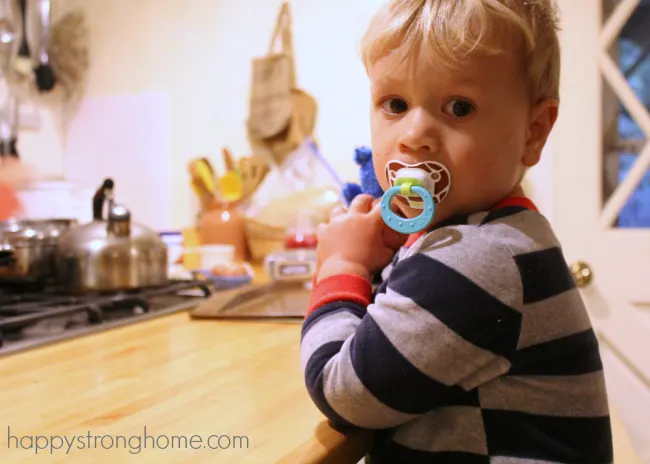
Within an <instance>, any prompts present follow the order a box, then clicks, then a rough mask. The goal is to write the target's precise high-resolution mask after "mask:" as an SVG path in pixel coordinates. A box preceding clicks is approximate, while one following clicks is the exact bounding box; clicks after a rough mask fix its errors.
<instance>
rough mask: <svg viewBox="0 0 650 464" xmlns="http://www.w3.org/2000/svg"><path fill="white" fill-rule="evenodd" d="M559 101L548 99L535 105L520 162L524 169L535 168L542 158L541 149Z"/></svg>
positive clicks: (553, 122)
mask: <svg viewBox="0 0 650 464" xmlns="http://www.w3.org/2000/svg"><path fill="white" fill-rule="evenodd" d="M558 109H559V101H558V100H556V99H553V98H548V99H546V100H544V101H542V102H541V103H539V104H537V105H536V106H535V107H534V108H533V110H532V112H531V115H530V116H531V117H530V126H529V127H528V139H527V140H526V148H525V150H524V157H523V159H522V162H523V163H524V165H525V166H526V167H532V166H535V165H536V164H537V163H538V162H539V158H540V157H541V156H542V149H543V148H544V145H545V144H546V141H547V140H548V136H549V134H550V133H551V129H553V126H554V125H555V121H556V120H557V114H558Z"/></svg>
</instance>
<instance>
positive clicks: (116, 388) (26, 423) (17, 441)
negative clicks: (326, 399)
mask: <svg viewBox="0 0 650 464" xmlns="http://www.w3.org/2000/svg"><path fill="white" fill-rule="evenodd" d="M299 340H300V324H298V323H296V322H284V323H282V322H252V321H241V322H240V321H213V320H202V321H195V320H191V319H190V318H189V316H188V315H187V314H186V313H179V314H174V315H171V316H165V317H161V318H158V319H154V320H150V321H146V322H142V323H138V324H134V325H131V326H127V327H124V328H119V329H114V330H109V331H106V332H102V333H100V334H96V335H90V336H87V337H83V338H78V339H73V340H70V341H65V342H62V343H59V344H56V345H50V346H46V347H42V348H36V349H34V350H31V351H26V352H23V353H17V354H15V355H11V356H9V357H6V358H2V359H0V462H2V463H3V464H6V463H13V462H25V461H24V460H25V459H26V458H30V457H32V458H33V459H34V462H48V463H49V462H59V461H61V460H63V459H65V462H66V463H76V462H79V463H87V462H93V463H102V462H106V463H114V462H120V463H127V462H156V463H166V462H169V463H184V462H187V463H200V462H210V463H215V462H224V463H226V462H227V463H260V464H269V463H274V462H283V463H291V464H295V463H301V464H303V463H310V462H336V463H340V464H344V463H345V462H351V463H355V462H357V461H358V459H360V458H361V457H362V455H363V448H364V447H365V446H367V443H368V438H369V437H368V436H367V435H360V436H358V437H353V438H352V439H350V438H347V437H344V436H343V435H341V434H339V433H337V432H336V431H334V430H333V429H331V428H330V427H329V426H328V425H327V423H326V421H325V420H324V416H322V414H321V413H320V412H319V411H318V409H316V407H315V406H314V405H313V403H312V401H311V399H310V398H309V396H308V395H307V392H306V390H305V387H304V381H303V377H302V373H301V368H300V358H299V353H298V349H299ZM145 427H146V435H147V438H144V436H145V429H144V428H145ZM9 433H10V434H11V437H10V438H9V449H8V444H7V442H8V436H9ZM88 434H90V435H91V437H90V441H91V443H90V444H91V445H92V446H93V447H92V448H90V449H88ZM35 435H40V436H44V437H48V438H47V439H46V438H41V439H40V443H41V444H42V445H46V446H47V444H48V443H53V444H54V445H55V446H56V445H60V444H61V439H66V438H67V439H68V440H73V439H75V440H77V441H75V442H73V444H72V447H71V449H70V451H69V454H67V455H66V452H65V449H66V447H67V446H66V445H64V448H63V449H60V450H54V452H53V455H52V454H50V451H49V450H40V451H39V453H38V455H35V449H34V448H33V447H32V448H31V449H16V447H17V446H18V447H20V446H25V447H27V446H29V436H35ZM104 435H106V436H105V437H103V438H102V436H104ZM193 435H198V437H196V438H195V439H194V441H193V442H191V443H193V444H194V445H195V446H196V447H197V448H199V449H191V447H190V446H189V443H190V440H191V439H192V436H193ZM211 435H221V436H225V437H222V438H221V445H223V446H224V447H227V446H228V442H229V441H230V443H231V445H230V447H229V448H228V449H210V448H209V446H214V445H215V443H217V442H216V441H215V440H216V439H215V438H212V439H211V441H210V442H209V443H208V448H204V447H203V445H202V444H201V443H203V444H206V441H207V440H208V438H209V437H210V436H211ZM50 436H54V437H55V438H54V439H53V440H52V441H50V438H49V437H50ZM80 436H81V437H82V441H78V440H79V437H80ZM118 436H119V437H118ZM172 436H174V437H185V438H183V439H182V440H185V439H186V440H187V443H188V445H185V441H183V443H181V440H180V439H176V438H172ZM14 437H15V438H14ZM95 437H98V438H95ZM131 437H134V438H131ZM137 437H140V440H142V441H141V443H143V445H142V446H143V447H144V445H146V449H142V448H141V449H140V451H139V452H138V447H137V444H138V443H137V440H138V438H137ZM199 437H201V438H202V439H203V441H202V442H200V441H199ZM236 437H246V438H242V439H239V438H236ZM154 439H157V440H158V444H159V445H160V446H161V447H164V446H165V445H166V444H167V445H168V448H167V449H159V448H156V449H152V446H153V440H154ZM246 439H247V441H248V443H246ZM102 440H103V443H102ZM127 440H130V441H128V442H127ZM170 440H171V442H168V441H170ZM112 442H113V443H112ZM179 443H181V445H182V446H181V448H180V449H179ZM129 444H131V445H132V447H129ZM172 445H173V447H174V449H172ZM116 446H119V449H116ZM79 448H82V449H79ZM129 450H131V451H132V452H129ZM341 453H342V454H343V455H345V456H346V457H345V458H343V457H341V456H342V455H341ZM53 458H54V459H53ZM27 462H31V461H29V460H28V461H27Z"/></svg>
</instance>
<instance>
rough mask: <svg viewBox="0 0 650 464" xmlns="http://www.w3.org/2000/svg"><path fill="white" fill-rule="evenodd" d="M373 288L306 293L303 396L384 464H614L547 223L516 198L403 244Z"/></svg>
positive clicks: (347, 286)
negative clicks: (362, 438) (354, 432)
mask: <svg viewBox="0 0 650 464" xmlns="http://www.w3.org/2000/svg"><path fill="white" fill-rule="evenodd" d="M407 245H408V246H405V247H403V248H402V249H401V250H400V251H399V252H398V253H397V254H396V256H395V259H394V260H393V262H392V264H391V265H389V266H388V267H387V268H386V269H384V271H383V272H382V282H381V284H379V285H378V286H377V288H376V290H374V292H373V290H372V288H371V285H370V283H369V282H367V281H366V280H365V279H362V278H361V277H357V276H352V275H341V276H333V277H329V278H326V279H323V280H322V281H320V282H319V283H318V285H316V286H315V287H314V289H313V290H312V295H311V298H312V303H311V307H310V309H309V311H308V313H307V316H306V318H305V320H304V323H303V327H302V337H301V345H300V353H301V362H302V367H303V371H304V375H305V381H306V386H307V390H308V392H309V394H310V396H311V398H312V399H313V401H314V403H315V404H316V406H317V407H318V408H319V409H320V410H321V411H322V413H323V414H324V415H325V416H327V418H328V419H329V420H330V423H331V424H332V426H333V427H335V428H336V429H338V430H340V431H342V432H344V433H345V431H346V430H349V429H350V428H365V429H373V430H376V438H375V444H374V447H373V449H372V450H371V452H370V454H369V456H368V457H369V460H370V461H371V462H372V463H373V464H381V463H409V464H417V463H446V464H455V463H472V464H473V463H477V464H478V463H499V464H510V463H526V464H542V463H544V464H548V463H585V464H586V463H588V464H598V463H611V462H612V461H613V446H612V435H611V428H610V419H609V408H608V400H607V392H606V388H605V379H604V375H603V368H602V363H601V358H600V353H599V347H598V342H597V338H596V336H595V333H594V331H593V329H592V326H591V324H590V320H589V316H588V314H587V311H586V309H585V306H584V304H583V301H582V299H581V295H580V293H579V291H578V289H577V288H576V287H575V284H574V281H573V279H572V277H571V273H570V271H569V269H568V267H567V264H566V261H565V259H564V256H563V253H562V250H561V247H560V244H559V242H558V240H557V238H556V236H555V234H554V233H553V231H552V228H551V226H550V224H549V223H548V222H547V220H546V219H545V218H544V216H543V215H541V214H540V213H539V212H538V211H537V210H536V208H535V206H534V205H533V204H532V202H530V200H528V199H525V198H514V199H508V200H506V201H504V202H502V203H501V204H500V205H498V206H497V207H495V208H494V209H492V210H490V211H485V212H481V213H477V214H472V215H469V216H465V217H460V218H459V217H457V218H453V219H451V220H448V221H445V223H443V224H439V225H437V226H436V227H435V228H433V229H432V230H429V231H427V232H426V233H424V234H421V236H419V237H412V238H411V239H410V240H409V242H408V243H407Z"/></svg>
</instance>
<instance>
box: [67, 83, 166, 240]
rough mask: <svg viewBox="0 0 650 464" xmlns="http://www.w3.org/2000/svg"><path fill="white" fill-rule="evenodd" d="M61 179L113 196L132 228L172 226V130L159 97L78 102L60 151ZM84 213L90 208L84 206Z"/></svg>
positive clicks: (124, 97)
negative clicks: (109, 183)
mask: <svg viewBox="0 0 650 464" xmlns="http://www.w3.org/2000/svg"><path fill="white" fill-rule="evenodd" d="M65 172H66V178H67V179H68V180H70V181H72V182H74V183H75V184H77V185H79V186H81V187H85V188H91V189H93V191H94V190H95V189H97V188H98V187H99V186H100V185H101V183H102V181H103V180H104V178H106V177H111V178H113V180H114V181H115V196H116V198H115V199H116V201H117V202H118V203H121V204H124V205H125V206H126V207H127V208H128V209H129V210H130V212H131V217H132V219H133V220H134V221H135V222H138V223H140V224H143V225H146V226H147V227H150V228H153V229H154V230H168V229H169V228H170V227H171V226H172V224H173V222H172V124H171V111H170V101H169V97H168V96H167V95H166V94H164V93H143V94H136V95H114V96H108V97H101V98H90V99H86V100H84V101H83V102H82V104H81V106H80V110H79V113H78V114H77V116H76V117H75V119H74V120H73V121H72V123H71V125H70V128H69V132H68V136H67V140H66V150H65ZM88 208H89V210H90V209H91V205H90V204H89V205H88Z"/></svg>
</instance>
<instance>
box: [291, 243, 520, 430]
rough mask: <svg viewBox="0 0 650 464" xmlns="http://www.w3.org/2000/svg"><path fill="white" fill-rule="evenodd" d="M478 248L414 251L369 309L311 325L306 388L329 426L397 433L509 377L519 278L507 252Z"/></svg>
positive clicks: (334, 308) (347, 307)
mask: <svg viewBox="0 0 650 464" xmlns="http://www.w3.org/2000/svg"><path fill="white" fill-rule="evenodd" d="M475 245H476V246H477V247H478V248H477V249H476V250H473V249H472V246H471V245H469V246H468V244H467V243H464V244H463V246H454V245H450V246H448V247H438V248H434V247H432V249H430V250H427V249H424V250H420V252H418V253H414V254H412V255H411V256H407V257H405V258H403V259H402V260H400V261H399V262H397V263H396V264H395V265H394V267H393V268H392V269H391V273H390V276H389V277H388V280H387V281H386V287H385V292H380V293H377V294H376V296H375V301H374V302H373V303H372V304H370V305H369V306H368V307H367V308H363V307H361V306H360V305H358V304H354V303H348V302H345V301H340V302H333V303H328V304H326V305H323V306H322V307H320V308H318V309H317V310H315V311H314V312H312V313H311V314H310V315H309V316H308V318H307V319H306V320H305V323H304V326H303V335H302V341H301V359H302V365H303V369H304V374H305V380H306V385H307V389H308V391H309V393H310V395H311V397H312V398H313V400H314V402H315V403H316V405H317V406H318V407H319V408H320V410H321V411H322V412H323V413H324V414H325V415H326V416H327V417H328V418H329V419H330V420H331V421H332V422H333V424H334V425H335V426H338V428H339V429H343V428H345V427H350V426H356V427H362V428H368V429H382V428H389V427H394V426H396V425H399V424H402V423H404V422H407V421H409V420H411V419H413V418H414V417H417V416H419V415H422V414H424V413H426V412H428V411H430V410H432V409H434V408H436V407H439V406H442V405H445V404H449V403H452V402H457V401H459V399H460V400H461V401H462V397H463V395H465V394H466V393H467V392H468V391H470V390H472V389H474V388H475V387H477V386H478V385H481V384H482V383H485V382H487V381H489V380H491V379H493V378H495V377H497V376H499V375H501V374H503V373H505V372H506V371H507V370H508V369H509V367H510V363H509V361H508V358H509V357H510V356H511V355H512V353H514V351H515V350H516V347H517V341H518V338H519V333H520V328H521V313H520V311H518V310H516V309H515V308H516V306H517V304H519V302H520V301H521V277H520V275H519V272H518V269H517V266H516V264H515V262H514V260H513V258H512V255H511V254H510V253H509V252H508V251H507V250H506V249H505V248H504V247H500V246H494V247H485V246H481V245H482V244H480V243H477V244H475ZM483 245H484V244H483Z"/></svg>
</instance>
